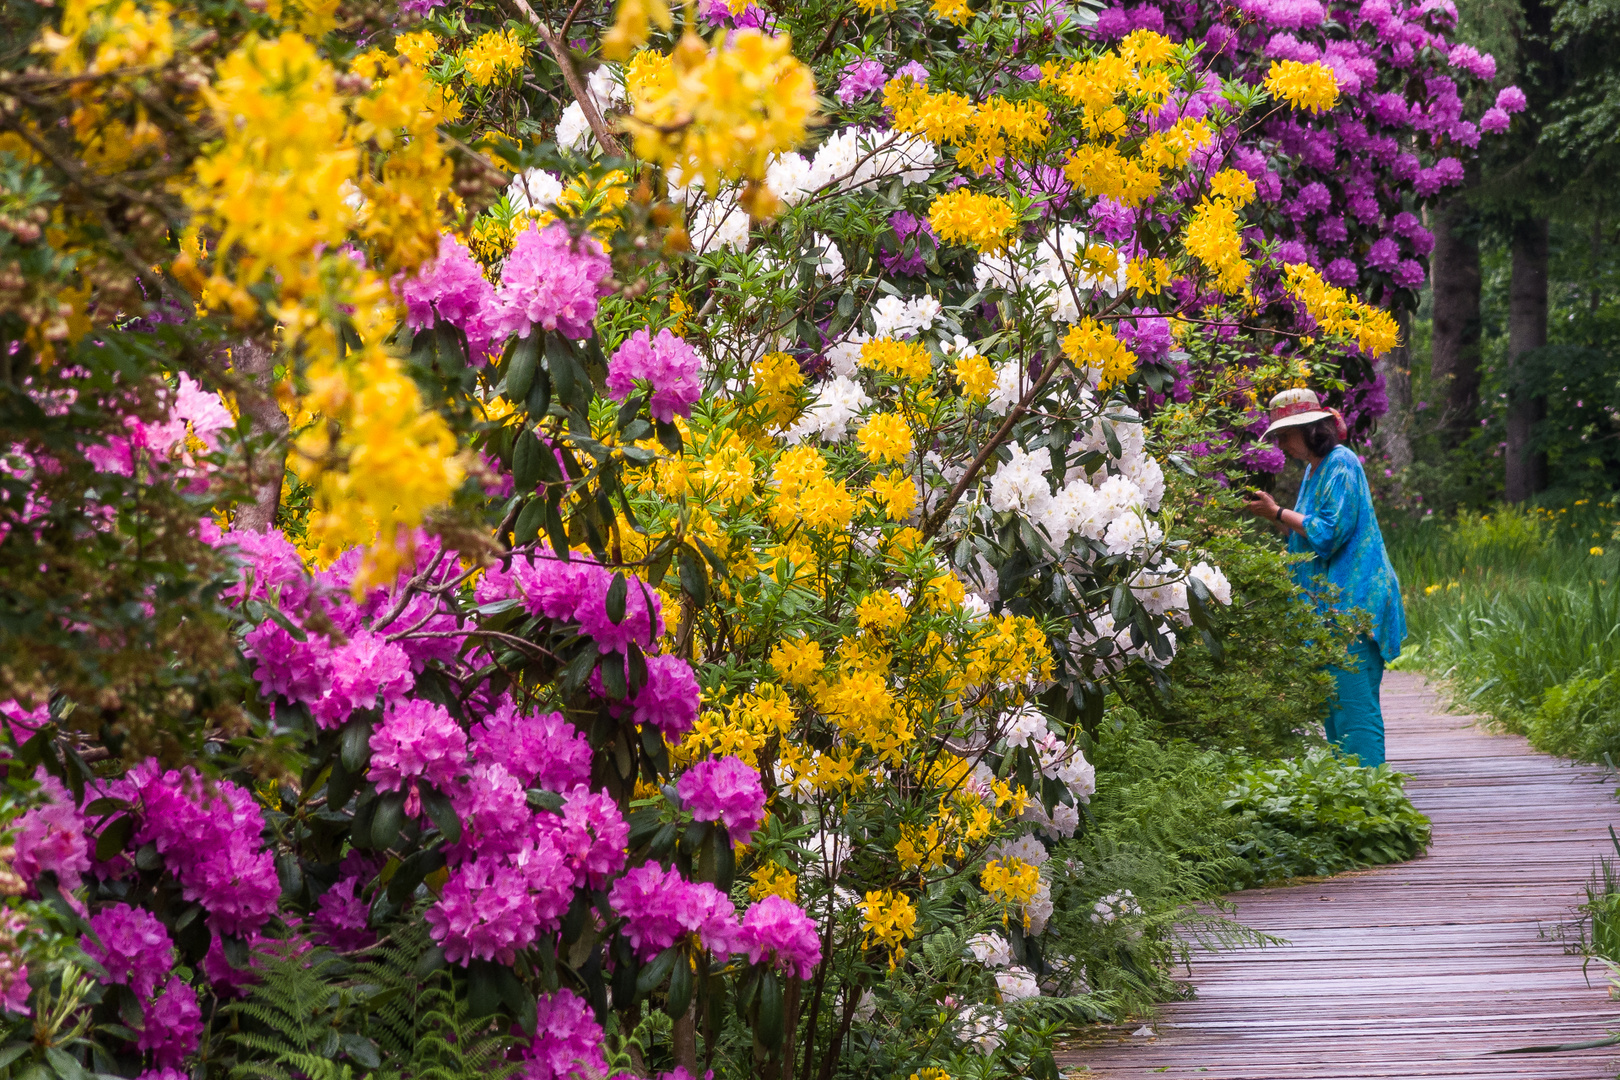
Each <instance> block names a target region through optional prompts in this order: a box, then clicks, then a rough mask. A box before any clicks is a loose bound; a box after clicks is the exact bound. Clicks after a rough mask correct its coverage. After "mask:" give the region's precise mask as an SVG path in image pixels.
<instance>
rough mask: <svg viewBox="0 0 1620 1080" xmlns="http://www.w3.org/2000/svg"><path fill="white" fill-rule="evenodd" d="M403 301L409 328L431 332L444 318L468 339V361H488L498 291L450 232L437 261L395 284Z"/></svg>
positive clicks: (440, 245) (440, 240)
mask: <svg viewBox="0 0 1620 1080" xmlns="http://www.w3.org/2000/svg"><path fill="white" fill-rule="evenodd" d="M394 287H395V289H396V290H397V291H398V292H399V295H400V298H401V299H402V300H404V301H405V311H406V317H405V322H406V325H408V326H409V327H410V328H411V329H413V330H417V329H429V328H431V327H432V326H434V324H435V323H437V322H438V320H439V319H443V320H444V321H445V322H447V323H449V324H450V325H451V326H454V327H455V328H457V329H458V330H460V331H461V332H462V333H464V334H466V335H467V359H468V360H469V361H470V362H471V363H473V364H475V365H481V364H484V363H486V362H487V361H488V359H489V353H490V346H491V339H492V337H493V334H494V323H495V315H496V312H495V287H494V286H493V285H491V284H490V283H489V281H488V280H486V279H485V277H484V274H483V271H482V270H481V269H479V266H478V263H477V261H476V260H475V259H473V257H472V253H471V252H469V251H468V250H467V248H466V247H465V246H464V245H463V244H462V243H461V241H460V240H458V239H456V237H454V236H452V235H451V234H449V233H444V234H443V235H441V236H440V237H439V256H438V258H436V259H434V260H433V261H432V262H431V263H429V264H428V265H426V266H423V267H422V268H421V269H420V270H418V271H417V273H416V276H415V277H410V278H405V277H401V278H399V279H397V280H396V281H395V283H394Z"/></svg>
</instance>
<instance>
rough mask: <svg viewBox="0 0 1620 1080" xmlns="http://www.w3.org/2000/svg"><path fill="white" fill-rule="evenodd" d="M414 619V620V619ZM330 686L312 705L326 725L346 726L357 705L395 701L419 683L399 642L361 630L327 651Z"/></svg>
mask: <svg viewBox="0 0 1620 1080" xmlns="http://www.w3.org/2000/svg"><path fill="white" fill-rule="evenodd" d="M413 622H414V620H413ZM326 660H327V670H328V671H329V672H330V676H329V677H330V680H331V683H330V686H329V687H328V688H327V691H326V693H324V694H322V695H321V697H320V698H319V699H317V700H316V701H315V702H314V703H313V704H311V706H310V712H311V713H312V714H314V716H315V721H316V723H317V724H318V725H319V726H321V727H323V728H339V727H342V726H343V725H344V724H345V723H346V722H347V721H348V719H349V717H350V715H352V714H353V712H354V710H356V709H371V708H375V707H376V706H377V700H378V698H379V697H380V698H381V699H382V702H383V704H385V705H387V704H391V703H393V702H395V701H398V700H400V698H402V697H404V696H405V694H406V692H407V691H409V690H410V689H411V687H412V686H414V685H415V684H416V678H415V676H414V675H412V674H411V662H410V658H409V657H408V656H407V655H406V654H405V649H404V647H403V646H401V645H400V644H399V643H398V642H395V641H388V640H386V639H385V638H383V637H380V636H379V635H377V634H373V633H371V632H370V631H369V630H360V631H357V632H356V633H354V634H353V635H351V636H350V638H349V640H348V641H347V642H346V643H345V644H343V645H341V646H339V647H338V648H336V649H333V650H332V651H331V652H330V653H328V654H327V658H326Z"/></svg>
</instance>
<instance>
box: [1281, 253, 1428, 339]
mask: <svg viewBox="0 0 1620 1080" xmlns="http://www.w3.org/2000/svg"><path fill="white" fill-rule="evenodd" d="M1283 278H1284V281H1285V282H1286V284H1287V286H1288V291H1289V292H1290V293H1292V294H1293V295H1294V296H1295V297H1296V298H1297V299H1298V300H1299V301H1300V302H1301V303H1302V304H1304V305H1305V310H1306V311H1308V312H1310V315H1311V318H1313V319H1315V320H1316V321H1317V322H1318V323H1319V324H1320V325H1321V327H1322V329H1323V330H1325V331H1326V332H1327V333H1329V334H1335V335H1339V336H1343V337H1349V338H1354V339H1355V341H1356V344H1357V345H1359V346H1360V347H1361V348H1363V349H1365V350H1366V351H1367V352H1370V353H1374V354H1378V353H1386V352H1388V351H1389V350H1390V349H1393V348H1394V347H1395V346H1396V345H1398V344H1399V343H1400V339H1401V331H1400V326H1399V325H1398V324H1397V323H1396V322H1395V317H1394V316H1392V315H1391V314H1390V313H1389V312H1387V311H1384V310H1382V309H1381V308H1375V307H1373V306H1371V305H1370V304H1367V303H1364V302H1363V301H1361V300H1358V299H1357V298H1356V297H1354V296H1352V295H1351V294H1350V293H1348V292H1346V291H1345V290H1344V289H1340V288H1336V287H1335V286H1332V285H1329V284H1328V283H1327V282H1326V281H1324V280H1323V279H1322V275H1321V274H1319V273H1317V272H1316V270H1315V269H1314V268H1312V267H1311V266H1309V265H1308V264H1306V263H1289V264H1288V265H1287V266H1286V267H1285V268H1284V272H1283Z"/></svg>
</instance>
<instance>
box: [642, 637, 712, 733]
mask: <svg viewBox="0 0 1620 1080" xmlns="http://www.w3.org/2000/svg"><path fill="white" fill-rule="evenodd" d="M700 697H701V695H700V692H699V688H698V681H697V676H696V675H694V674H692V665H691V664H688V663H687V662H686V661H685V660H682V659H681V658H680V657H678V656H669V655H659V656H649V657H647V683H646V685H645V686H643V687H642V688H641V689H640V691H638V692H637V693H636V696H635V699H634V701H633V704H634V706H635V721H636V723H638V724H650V725H651V726H653V727H655V728H657V729H658V730H659V731H660V732H662V733H663V734H665V735H667V736H669V737H670V738H672V739H678V738H680V737H681V736H682V735H685V734H686V733H687V732H688V731H690V730H691V729H692V725H693V724H695V723H696V722H697V718H698V705H699V703H700Z"/></svg>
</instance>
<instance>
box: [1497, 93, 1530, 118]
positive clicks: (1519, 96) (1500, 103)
mask: <svg viewBox="0 0 1620 1080" xmlns="http://www.w3.org/2000/svg"><path fill="white" fill-rule="evenodd" d="M1529 105H1530V99H1529V98H1527V97H1525V96H1524V91H1523V90H1520V89H1519V88H1518V87H1517V86H1504V87H1503V88H1502V89H1501V90H1499V91H1497V94H1496V107H1497V108H1498V109H1501V110H1502V111H1503V112H1505V113H1507V114H1508V115H1509V116H1512V115H1513V114H1514V113H1521V112H1524V110H1525V109H1526V108H1528V107H1529Z"/></svg>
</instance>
